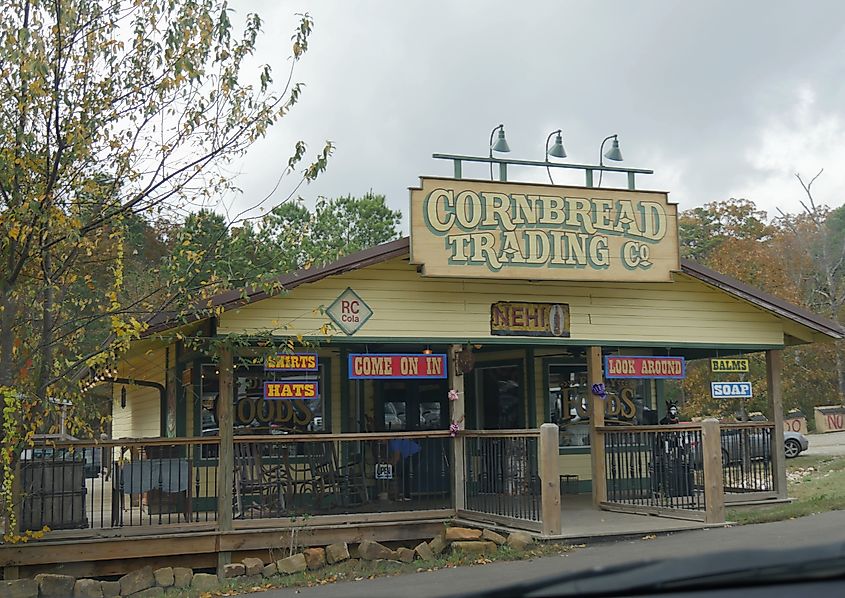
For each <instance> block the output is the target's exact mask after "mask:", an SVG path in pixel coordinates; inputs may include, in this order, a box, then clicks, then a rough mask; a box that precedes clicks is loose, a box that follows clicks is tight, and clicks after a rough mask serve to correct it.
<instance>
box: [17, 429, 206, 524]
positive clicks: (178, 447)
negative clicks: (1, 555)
mask: <svg viewBox="0 0 845 598" xmlns="http://www.w3.org/2000/svg"><path fill="white" fill-rule="evenodd" d="M216 442H217V440H216V439H180V440H178V441H175V440H174V441H159V440H156V441H150V442H139V441H130V442H125V443H123V442H120V441H103V442H96V443H95V442H93V441H90V442H86V441H73V442H52V443H46V444H36V445H34V446H32V447H30V448H27V449H24V450H23V451H21V452H20V454H19V459H18V465H17V477H18V479H17V484H16V485H17V495H18V496H17V501H18V508H17V511H18V522H17V523H18V527H19V529H20V530H21V531H25V530H33V531H35V530H40V529H43V528H44V527H47V528H49V529H50V530H61V529H84V528H119V527H128V526H144V525H162V524H168V523H180V522H197V521H209V520H212V521H213V520H214V519H215V517H216V512H217V503H216V496H217V471H216V469H217V468H216V465H211V466H209V465H208V464H203V463H201V462H200V460H199V459H198V457H199V450H200V447H201V446H205V445H212V444H216Z"/></svg>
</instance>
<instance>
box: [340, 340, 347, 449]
mask: <svg viewBox="0 0 845 598" xmlns="http://www.w3.org/2000/svg"><path fill="white" fill-rule="evenodd" d="M348 354H349V351H348V350H347V349H346V347H341V349H340V357H339V358H340V397H339V398H340V432H341V434H343V433H345V432H349V361H348V359H347V355H348Z"/></svg>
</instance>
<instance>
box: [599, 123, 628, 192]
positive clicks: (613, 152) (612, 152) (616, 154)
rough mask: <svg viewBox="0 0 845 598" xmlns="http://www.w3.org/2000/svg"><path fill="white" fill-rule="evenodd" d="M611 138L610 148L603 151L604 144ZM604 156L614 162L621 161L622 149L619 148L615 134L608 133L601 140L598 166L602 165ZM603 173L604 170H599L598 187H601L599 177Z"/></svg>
mask: <svg viewBox="0 0 845 598" xmlns="http://www.w3.org/2000/svg"><path fill="white" fill-rule="evenodd" d="M611 139H612V140H613V143H612V144H611V146H610V149H609V150H607V151H604V144H605V143H607V142H608V141H610V140H611ZM605 158H607V159H608V160H613V161H614V162H621V161H622V150H620V149H619V137H618V136H617V135H608V136H607V137H605V138H604V140H603V141H602V142H601V148H599V166H604V159H605ZM603 174H604V171H603V170H599V184H598V186H599V187H601V179H602V175H603Z"/></svg>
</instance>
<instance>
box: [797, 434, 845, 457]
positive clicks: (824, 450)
mask: <svg viewBox="0 0 845 598" xmlns="http://www.w3.org/2000/svg"><path fill="white" fill-rule="evenodd" d="M807 439H808V440H809V441H810V448H809V449H807V452H806V453H803V454H805V455H845V432H828V433H827V434H808V435H807Z"/></svg>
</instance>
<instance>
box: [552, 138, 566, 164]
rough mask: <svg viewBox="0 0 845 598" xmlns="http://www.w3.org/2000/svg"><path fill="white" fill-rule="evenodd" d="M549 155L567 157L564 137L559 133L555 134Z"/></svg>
mask: <svg viewBox="0 0 845 598" xmlns="http://www.w3.org/2000/svg"><path fill="white" fill-rule="evenodd" d="M549 155H550V156H554V157H555V158H565V157H566V150H565V149H563V139H562V138H561V136H560V133H558V134H557V135H556V136H555V142H554V143H553V144H552V147H550V148H549Z"/></svg>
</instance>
